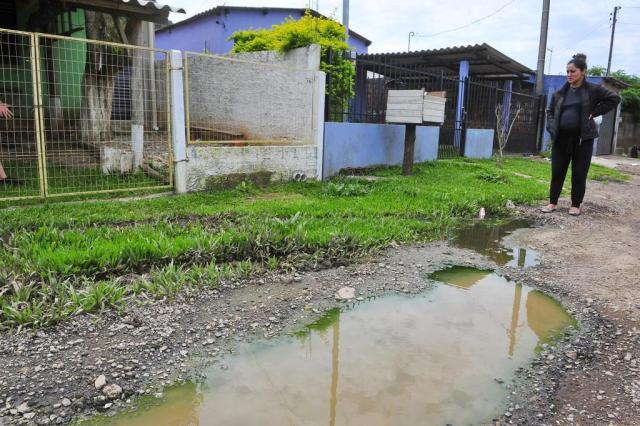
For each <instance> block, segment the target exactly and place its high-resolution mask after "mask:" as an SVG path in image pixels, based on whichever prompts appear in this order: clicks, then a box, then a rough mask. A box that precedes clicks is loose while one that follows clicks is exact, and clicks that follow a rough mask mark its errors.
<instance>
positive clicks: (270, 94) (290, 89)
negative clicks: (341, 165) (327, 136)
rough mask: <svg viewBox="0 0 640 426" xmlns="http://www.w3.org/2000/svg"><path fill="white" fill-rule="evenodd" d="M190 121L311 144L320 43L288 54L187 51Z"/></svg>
mask: <svg viewBox="0 0 640 426" xmlns="http://www.w3.org/2000/svg"><path fill="white" fill-rule="evenodd" d="M187 63H188V72H187V79H188V81H187V82H186V84H187V85H188V93H189V115H190V117H189V119H190V124H191V125H192V126H200V127H207V128H215V129H221V130H226V131H231V132H234V133H242V134H243V135H244V139H248V140H252V139H253V140H277V141H289V142H291V143H297V144H312V143H314V139H313V136H314V135H313V130H312V128H313V113H314V111H313V105H314V78H315V74H316V72H317V71H318V69H319V66H320V49H319V47H317V46H311V47H308V48H301V49H296V50H295V51H292V52H289V53H288V54H284V55H283V54H280V53H277V52H256V53H246V54H240V55H229V57H225V58H222V57H219V56H207V55H189V56H188V57H187Z"/></svg>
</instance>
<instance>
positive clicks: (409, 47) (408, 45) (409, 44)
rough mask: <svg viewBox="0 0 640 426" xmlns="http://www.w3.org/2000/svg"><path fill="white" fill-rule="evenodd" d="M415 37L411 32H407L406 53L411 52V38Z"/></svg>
mask: <svg viewBox="0 0 640 426" xmlns="http://www.w3.org/2000/svg"><path fill="white" fill-rule="evenodd" d="M414 35H416V33H414V32H413V31H410V32H409V43H407V52H411V37H413V36H414Z"/></svg>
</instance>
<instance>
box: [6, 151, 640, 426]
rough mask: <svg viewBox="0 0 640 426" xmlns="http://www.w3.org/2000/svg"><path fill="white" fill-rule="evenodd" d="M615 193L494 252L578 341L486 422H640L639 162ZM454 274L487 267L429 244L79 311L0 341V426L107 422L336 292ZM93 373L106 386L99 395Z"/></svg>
mask: <svg viewBox="0 0 640 426" xmlns="http://www.w3.org/2000/svg"><path fill="white" fill-rule="evenodd" d="M621 167H622V168H623V169H624V170H625V171H627V172H629V173H633V174H634V175H633V176H632V179H631V180H630V181H629V182H627V183H624V184H619V183H600V182H590V183H589V185H588V189H587V200H588V201H587V203H586V205H585V208H584V214H583V215H582V216H580V217H578V218H575V217H570V216H568V215H567V213H566V211H567V207H568V201H567V200H562V202H561V209H560V210H559V211H558V212H556V213H554V214H552V215H548V216H543V215H542V214H540V213H538V212H537V210H536V209H534V208H530V207H527V208H520V209H519V213H520V215H522V216H527V217H533V218H535V219H536V220H539V221H540V222H541V223H543V224H544V225H543V226H541V227H537V228H534V229H525V230H521V231H518V232H516V233H514V234H512V235H511V236H510V237H508V238H507V239H506V240H505V244H507V245H509V244H513V245H514V246H520V247H528V248H532V249H535V250H537V251H538V252H539V253H540V258H541V261H542V262H541V264H540V265H538V266H535V267H530V268H525V269H520V268H509V267H504V268H498V269H500V270H501V272H503V273H504V274H506V275H510V276H512V277H514V278H516V279H517V280H519V281H520V282H522V283H524V284H528V285H530V286H532V287H537V288H541V289H543V290H545V291H547V292H549V293H550V294H552V295H554V296H556V297H557V298H558V299H559V300H561V301H562V303H563V304H564V305H565V306H566V307H567V308H568V309H570V310H571V312H573V313H574V314H575V316H576V317H577V318H578V320H579V321H580V325H581V328H580V330H579V331H577V332H575V333H573V334H572V335H570V336H568V337H567V338H566V339H564V340H563V341H562V342H560V343H559V344H558V345H557V346H556V347H549V348H547V349H545V350H544V351H543V352H542V353H541V354H539V356H538V358H537V359H536V360H535V361H534V363H533V364H532V365H531V367H530V368H528V369H526V370H525V371H521V372H520V373H519V379H518V381H519V385H518V386H516V387H515V388H513V390H514V392H513V394H512V399H511V400H510V401H508V402H507V404H506V412H505V413H496V421H495V422H496V423H497V424H509V423H513V424H535V425H540V424H547V425H555V424H584V425H600V424H616V425H640V376H639V375H638V370H639V369H640V323H639V320H640V297H639V296H640V239H639V238H638V237H639V236H640V165H639V166H633V165H631V162H629V163H628V164H627V165H625V166H621ZM455 264H466V265H470V266H476V267H481V268H497V265H495V264H494V263H493V262H491V261H490V259H488V258H485V257H483V256H482V255H480V254H478V253H475V252H472V251H470V250H465V249H460V248H456V247H453V246H452V245H450V244H448V243H446V242H436V243H432V244H425V245H420V246H416V247H394V248H391V249H389V250H388V251H387V252H386V253H383V254H381V255H380V256H377V257H376V258H375V259H371V261H370V262H366V263H360V264H354V265H350V266H347V267H340V268H336V269H327V270H322V271H314V272H309V273H305V274H299V275H289V274H275V273H274V274H270V275H267V276H263V277H256V278H253V279H251V280H246V281H234V282H225V283H223V286H222V288H220V289H217V290H209V291H204V292H203V291H195V292H192V293H190V294H189V293H185V294H183V295H180V297H178V298H177V299H176V300H162V301H142V302H144V303H141V304H140V305H138V306H134V307H131V308H129V309H127V311H126V312H124V313H123V314H122V315H120V314H118V313H116V312H109V313H106V314H102V315H97V316H93V315H92V316H90V315H83V316H79V317H76V318H73V319H71V320H69V321H66V322H65V323H63V324H60V325H58V326H56V327H52V328H50V329H47V330H41V331H38V332H37V333H31V332H26V333H25V332H23V333H19V334H16V333H2V334H0V340H1V341H2V345H1V346H0V371H1V372H2V374H1V375H0V398H1V399H2V404H0V425H2V424H23V423H28V424H33V423H34V422H35V423H36V424H66V423H68V422H69V421H71V420H72V419H74V418H78V417H79V416H83V415H91V414H95V413H97V412H107V413H113V412H115V411H117V410H121V409H123V408H125V407H128V406H131V405H132V404H135V403H136V399H135V398H134V397H135V396H137V395H154V394H156V393H158V392H161V391H162V388H163V386H167V385H170V384H172V383H176V382H181V381H183V380H187V379H193V378H194V377H198V375H199V374H200V372H201V371H202V368H203V365H202V362H203V360H208V361H207V362H213V363H216V362H218V363H219V362H221V361H220V360H219V359H220V355H222V354H225V353H227V354H228V353H229V352H230V351H233V350H234V348H235V347H236V346H237V344H238V343H239V342H246V341H250V340H253V339H264V338H270V337H273V336H277V335H279V334H282V333H286V332H290V331H292V330H297V329H299V328H300V327H301V326H302V325H304V324H307V323H309V322H310V321H312V320H313V319H315V318H317V317H318V316H319V315H321V314H322V313H323V312H325V311H326V310H327V309H329V308H331V307H334V306H336V304H337V302H336V301H335V300H334V294H335V292H336V291H337V290H338V289H339V288H340V287H342V286H345V285H349V286H351V287H354V288H355V291H356V296H357V297H358V298H359V299H362V300H364V299H366V298H367V297H369V296H378V295H381V294H387V293H394V292H400V293H419V292H422V291H425V290H427V289H428V288H429V287H430V285H431V283H429V282H428V280H425V279H424V277H425V275H426V274H427V273H429V272H432V271H434V270H438V269H440V268H442V267H443V266H447V265H455ZM101 376H105V377H104V381H105V382H106V383H108V384H109V385H117V386H116V387H113V386H112V387H111V388H110V390H111V391H112V392H109V393H108V394H105V392H104V391H102V390H101V389H98V387H97V381H99V380H98V379H100V377H101Z"/></svg>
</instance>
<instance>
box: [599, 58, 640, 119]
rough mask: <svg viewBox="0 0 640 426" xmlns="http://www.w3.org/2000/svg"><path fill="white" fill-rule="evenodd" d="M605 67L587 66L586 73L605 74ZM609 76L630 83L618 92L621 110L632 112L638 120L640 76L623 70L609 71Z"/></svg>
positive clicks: (639, 117) (639, 116) (639, 114)
mask: <svg viewBox="0 0 640 426" xmlns="http://www.w3.org/2000/svg"><path fill="white" fill-rule="evenodd" d="M606 73H607V69H606V68H605V67H600V66H595V67H591V68H589V71H588V74H589V75H592V76H596V77H602V76H604V75H606ZM611 77H613V78H617V79H618V80H620V81H624V82H625V83H627V84H629V85H631V87H629V88H627V89H624V90H623V91H621V92H620V96H622V110H623V111H626V112H630V113H631V114H633V116H634V118H635V120H636V121H640V77H638V76H637V75H631V74H627V73H626V72H625V71H624V70H618V71H615V72H612V73H611Z"/></svg>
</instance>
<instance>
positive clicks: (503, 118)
mask: <svg viewBox="0 0 640 426" xmlns="http://www.w3.org/2000/svg"><path fill="white" fill-rule="evenodd" d="M509 109H510V110H511V114H509V112H508V111H507V110H506V109H505V108H504V106H503V105H502V104H498V105H496V109H495V113H496V136H497V137H498V155H497V156H496V164H497V165H498V167H502V163H503V160H504V156H503V151H504V148H505V147H506V146H507V142H509V136H511V130H512V129H513V124H514V123H515V122H516V120H517V119H518V116H519V115H520V113H521V112H522V107H521V106H520V104H519V103H516V105H514V106H512V107H511V108H509ZM509 121H511V123H509Z"/></svg>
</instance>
